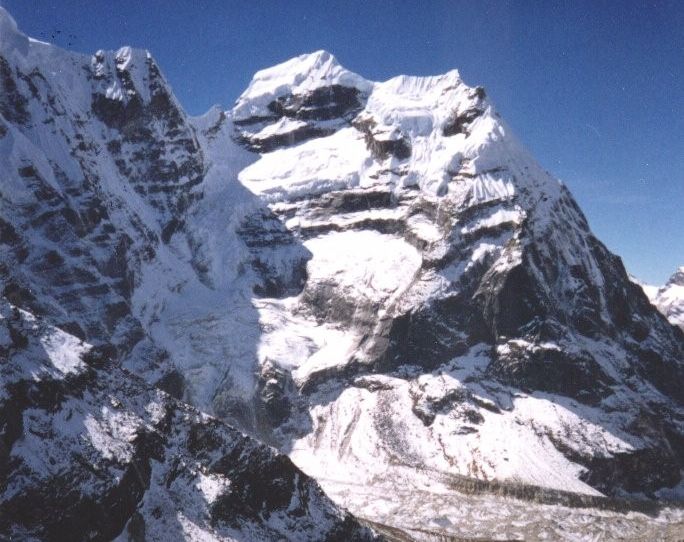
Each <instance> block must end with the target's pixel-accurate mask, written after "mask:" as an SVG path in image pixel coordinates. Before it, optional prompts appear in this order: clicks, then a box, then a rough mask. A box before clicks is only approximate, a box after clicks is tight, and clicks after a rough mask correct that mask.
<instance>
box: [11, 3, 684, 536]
mask: <svg viewBox="0 0 684 542" xmlns="http://www.w3.org/2000/svg"><path fill="white" fill-rule="evenodd" d="M0 164H1V166H2V167H1V168H0V175H1V177H0V296H1V297H0V299H2V304H1V305H0V317H1V318H0V359H1V361H0V378H2V380H0V537H3V536H6V537H14V538H16V539H21V540H24V539H27V540H102V539H113V538H117V540H121V541H124V540H133V541H136V542H137V541H140V540H175V539H187V540H245V541H247V540H281V539H282V540H340V541H341V540H371V539H373V537H375V536H378V537H380V538H383V539H387V540H445V539H450V538H449V537H453V539H463V538H477V539H481V538H488V539H528V540H541V539H554V540H555V539H565V540H588V539H590V540H610V539H617V538H622V539H635V540H676V539H678V538H682V532H684V511H683V509H682V507H681V502H682V499H683V498H684V483H683V482H682V468H683V467H684V408H683V406H682V402H683V401H684V391H683V388H682V382H684V333H683V332H682V330H681V329H680V328H678V327H676V326H675V325H672V324H677V323H679V324H680V325H681V316H682V312H681V307H682V304H681V303H680V304H679V305H677V306H678V307H679V308H678V309H677V308H673V309H671V308H670V307H674V306H675V304H674V302H673V303H670V300H672V299H675V298H678V299H679V300H681V299H682V296H681V295H680V294H681V288H684V286H683V285H682V284H684V283H681V281H678V279H676V277H675V278H673V280H672V281H670V283H668V286H666V287H663V288H662V289H660V290H658V292H657V298H656V299H657V300H658V301H657V302H656V304H657V305H658V306H659V307H660V309H661V310H662V311H663V312H664V313H665V314H666V315H667V316H668V317H669V318H670V320H671V322H672V323H670V322H668V320H667V319H666V317H665V316H664V315H663V314H661V313H660V312H659V311H658V310H657V309H656V308H655V307H654V306H653V305H652V304H651V302H650V301H649V298H648V297H647V296H646V295H645V294H644V292H643V290H642V288H641V287H640V286H639V285H637V284H635V283H634V282H632V281H631V280H630V279H629V277H628V276H627V273H626V271H625V269H624V266H623V264H622V262H621V260H620V259H619V258H618V257H617V256H615V255H613V254H611V253H610V252H609V251H608V250H607V249H606V248H605V247H604V245H603V244H602V243H601V242H600V241H599V240H598V239H596V237H595V236H594V235H593V234H592V232H591V230H590V228H589V226H588V224H587V221H586V219H585V217H584V215H583V214H582V212H581V210H580V209H579V207H578V206H577V204H576V203H575V201H574V199H573V197H572V195H571V194H570V192H569V190H568V189H567V188H566V187H565V186H564V185H563V184H562V183H560V182H559V181H558V180H556V179H555V178H554V177H553V176H552V175H550V174H549V173H548V172H546V171H544V170H543V169H542V168H541V167H540V166H539V165H538V164H537V163H536V161H535V160H534V159H533V158H532V157H531V156H530V154H529V153H528V152H527V151H526V150H525V149H524V148H523V146H522V145H521V144H520V143H519V142H518V141H517V139H516V138H515V136H514V135H513V134H512V133H511V130H510V128H509V127H508V126H507V125H506V124H505V122H504V121H503V120H502V119H501V118H500V116H499V114H498V113H497V112H496V110H495V109H494V107H493V105H492V103H491V101H490V100H489V98H488V96H487V95H486V92H485V91H484V89H482V88H481V87H469V86H467V85H466V84H465V83H464V82H463V81H462V80H461V78H460V76H459V74H458V72H456V71H451V72H448V73H446V74H444V75H439V76H434V77H410V76H399V77H395V78H393V79H390V80H389V81H385V82H373V81H368V80H366V79H364V78H363V77H361V76H360V75H357V74H354V73H352V72H350V71H348V70H346V69H345V68H344V67H342V66H341V65H340V64H339V62H338V61H337V60H336V59H335V57H334V56H333V55H331V54H330V53H328V52H325V51H318V52H315V53H311V54H306V55H302V56H300V57H296V58H293V59H291V60H289V61H287V62H285V63H283V64H281V65H278V66H275V67H272V68H268V69H265V70H262V71H259V72H257V73H256V74H255V75H254V78H253V80H252V82H251V83H250V84H249V86H248V87H247V89H246V90H245V91H244V93H243V94H242V95H241V96H240V97H239V98H238V100H237V102H236V104H235V106H234V107H233V108H232V109H230V110H224V109H222V108H219V107H214V108H212V109H211V110H210V111H209V112H207V113H206V114H205V115H203V116H201V117H190V116H188V115H187V114H186V113H185V112H184V111H183V109H182V107H181V105H180V104H179V103H178V101H177V100H176V99H175V97H174V96H173V93H172V91H171V89H170V87H169V85H168V83H167V82H166V80H165V79H164V77H163V75H162V73H161V71H160V69H159V67H158V66H157V64H156V62H155V61H154V59H153V58H152V57H151V56H150V54H149V53H147V52H146V51H141V50H137V49H131V48H128V47H124V48H122V49H120V50H118V51H116V52H111V51H97V52H96V53H95V54H93V55H81V54H76V53H72V52H68V51H64V50H61V49H59V48H57V47H55V46H52V45H49V44H46V43H42V42H39V41H36V40H33V39H31V38H28V37H26V36H24V35H23V34H21V32H19V31H18V30H17V28H16V25H15V24H14V21H13V20H12V19H11V17H10V16H9V15H8V14H7V12H5V11H4V10H3V9H2V8H0ZM679 274H680V275H681V274H682V270H681V269H680V271H679ZM677 288H679V290H677ZM258 441H261V442H258ZM262 443H263V444H262ZM273 448H275V449H276V450H277V451H275V450H274V449H273ZM314 480H315V481H314ZM320 488H322V489H323V491H324V492H325V493H323V491H321V489H320ZM326 495H327V496H326ZM333 503H334V504H333ZM344 508H346V509H348V510H349V512H351V514H350V513H348V512H346V511H344V510H343V509H344ZM369 526H370V527H372V528H373V529H375V531H376V534H373V533H372V532H371V531H370V530H369V529H368V527H369Z"/></svg>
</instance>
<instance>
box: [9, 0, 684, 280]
mask: <svg viewBox="0 0 684 542" xmlns="http://www.w3.org/2000/svg"><path fill="white" fill-rule="evenodd" d="M0 5H3V6H5V7H6V8H7V9H8V10H9V11H10V12H11V13H12V14H13V16H14V17H15V19H16V20H17V22H18V24H19V27H20V28H21V29H22V30H23V31H24V32H25V33H27V34H29V35H31V36H34V37H36V38H39V39H43V40H45V41H51V42H54V43H57V44H58V45H60V46H62V47H65V48H69V49H73V50H76V51H80V52H86V53H92V52H94V51H95V50H97V49H99V48H103V49H116V48H118V47H119V46H121V45H133V46H137V47H144V48H147V49H149V50H150V51H151V52H152V54H153V55H154V56H155V58H156V59H157V61H158V63H159V64H160V66H161V68H162V70H163V71H164V73H165V74H166V76H167V78H168V80H169V81H170V83H171V85H172V86H173V88H174V91H175V93H176V95H177V96H178V98H179V99H180V101H181V103H183V105H184V106H185V108H186V109H187V110H188V111H189V112H190V113H192V114H200V113H202V112H204V111H206V110H207V109H208V108H209V107H210V106H211V105H213V104H215V103H219V104H222V105H225V106H230V105H231V104H232V102H233V101H234V100H235V98H237V96H238V95H239V94H240V92H241V91H242V90H243V89H244V88H245V86H246V85H247V83H248V82H249V80H250V77H251V75H252V73H253V72H254V71H256V70H257V69H260V68H263V67H267V66H270V65H273V64H275V63H277V62H280V61H283V60H286V59H288V58H290V57H292V56H295V55H298V54H301V53H304V52H310V51H313V50H316V49H327V50H329V51H331V52H332V53H334V54H335V55H336V56H337V57H338V59H339V60H340V62H341V63H342V64H343V65H345V66H346V67H347V68H349V69H351V70H353V71H356V72H358V73H360V74H361V75H363V76H365V77H366V78H368V79H374V80H383V79H387V78H389V77H391V76H394V75H398V74H401V73H408V74H419V75H421V74H435V73H442V72H445V71H447V70H449V69H451V68H458V69H459V70H460V72H461V76H462V77H463V79H464V80H465V82H466V83H468V84H471V85H477V84H481V85H484V86H485V87H486V88H487V91H488V93H489V95H490V97H491V98H492V99H493V100H494V102H495V103H496V105H497V107H498V109H499V111H500V112H501V113H502V115H503V116H504V118H505V119H506V120H507V121H508V123H509V124H510V125H511V126H512V127H513V129H514V130H515V132H516V133H517V134H518V136H519V137H520V139H522V140H523V141H524V142H525V143H526V145H527V146H528V147H529V148H530V149H531V150H532V152H533V153H534V154H535V156H536V157H537V159H538V160H539V161H540V162H541V164H542V165H543V166H544V167H546V168H547V169H549V170H550V171H551V172H552V173H554V174H555V175H556V176H558V177H559V178H561V179H562V180H563V181H564V182H565V183H566V184H567V185H568V186H569V187H570V189H571V190H572V192H573V193H574V194H575V197H576V198H577V199H578V200H579V203H580V205H581V206H582V208H583V209H584V211H585V213H586V214H587V216H588V218H589V222H590V224H591V226H592V228H593V230H594V232H595V233H596V234H597V235H598V237H599V238H600V239H601V240H603V241H604V242H605V243H606V244H607V245H608V247H609V248H610V249H611V250H613V251H614V252H616V253H617V254H619V255H620V256H622V257H623V259H624V261H625V264H626V266H627V269H628V270H629V271H630V272H632V273H633V274H635V275H637V276H638V277H640V278H642V279H644V280H647V281H649V282H652V283H655V284H659V283H662V282H663V281H664V280H665V279H666V278H667V276H668V275H669V274H671V273H672V272H673V271H674V270H675V269H676V267H677V266H679V265H684V1H679V0H672V1H653V0H651V1H627V0H614V1H611V2H602V1H598V0H595V1H587V2H584V1H579V0H574V1H567V2H546V1H541V0H540V1H537V2H525V1H511V2H508V1H496V2H489V1H477V2H474V1H466V2H461V1H452V2H437V1H435V2H429V1H428V0H423V1H408V0H405V1H387V0H377V1H372V0H366V1H360V2H359V1H355V0H354V1H352V0H347V1H340V2H326V1H320V0H319V1H297V0H289V1H264V2H228V1H219V0H216V1H199V0H197V1H194V2H193V1H187V2H172V1H170V0H166V1H162V0H154V1H153V0H135V1H131V0H117V1H111V0H108V1H104V0H60V1H48V0H0Z"/></svg>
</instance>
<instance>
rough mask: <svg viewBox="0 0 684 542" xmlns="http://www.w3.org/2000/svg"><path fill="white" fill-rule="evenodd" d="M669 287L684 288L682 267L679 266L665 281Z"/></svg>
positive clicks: (683, 268) (683, 270) (683, 267)
mask: <svg viewBox="0 0 684 542" xmlns="http://www.w3.org/2000/svg"><path fill="white" fill-rule="evenodd" d="M667 284H668V286H669V285H676V286H684V265H683V266H681V267H680V268H679V269H677V271H676V272H675V273H674V275H672V276H671V277H670V279H669V280H668V281H667Z"/></svg>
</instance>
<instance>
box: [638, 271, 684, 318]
mask: <svg viewBox="0 0 684 542" xmlns="http://www.w3.org/2000/svg"><path fill="white" fill-rule="evenodd" d="M636 282H637V284H639V286H641V287H642V288H643V290H644V292H645V293H646V296H647V297H648V298H649V299H650V300H651V303H653V305H655V306H656V307H657V309H658V310H659V311H660V312H662V313H663V314H664V315H665V316H666V317H667V319H668V320H669V321H670V323H671V324H673V325H675V326H679V327H680V328H682V330H684V266H681V267H679V269H677V271H675V272H674V274H673V275H672V276H671V277H670V278H669V279H668V281H667V282H666V283H665V285H663V286H660V287H658V286H652V285H650V284H643V283H641V282H639V281H636Z"/></svg>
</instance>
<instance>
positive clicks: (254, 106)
mask: <svg viewBox="0 0 684 542" xmlns="http://www.w3.org/2000/svg"><path fill="white" fill-rule="evenodd" d="M332 86H340V87H346V88H351V89H356V90H357V91H358V92H360V93H366V92H369V91H370V89H371V88H372V83H371V82H369V81H367V80H365V79H364V78H363V77H361V76H359V75H357V74H355V73H353V72H351V71H349V70H347V69H346V68H344V67H343V66H342V65H341V64H340V63H339V62H338V61H337V59H336V58H335V57H334V56H333V55H332V54H330V53H329V52H327V51H316V52H314V53H309V54H305V55H300V56H297V57H295V58H292V59H290V60H287V61H286V62H283V63H282V64H278V65H276V66H273V67H271V68H266V69H264V70H260V71H258V72H257V73H256V74H254V77H253V78H252V81H251V83H250V84H249V86H248V87H247V89H246V90H245V91H244V92H243V93H242V95H241V96H240V97H239V98H238V100H237V102H236V104H235V107H234V108H233V117H234V118H235V119H236V120H245V119H248V118H253V117H267V116H270V115H272V114H273V109H272V106H271V107H270V108H269V105H271V104H272V103H273V102H274V101H275V100H277V99H278V98H282V97H286V96H305V95H310V94H312V93H313V92H314V91H315V90H316V89H319V88H328V87H332Z"/></svg>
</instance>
